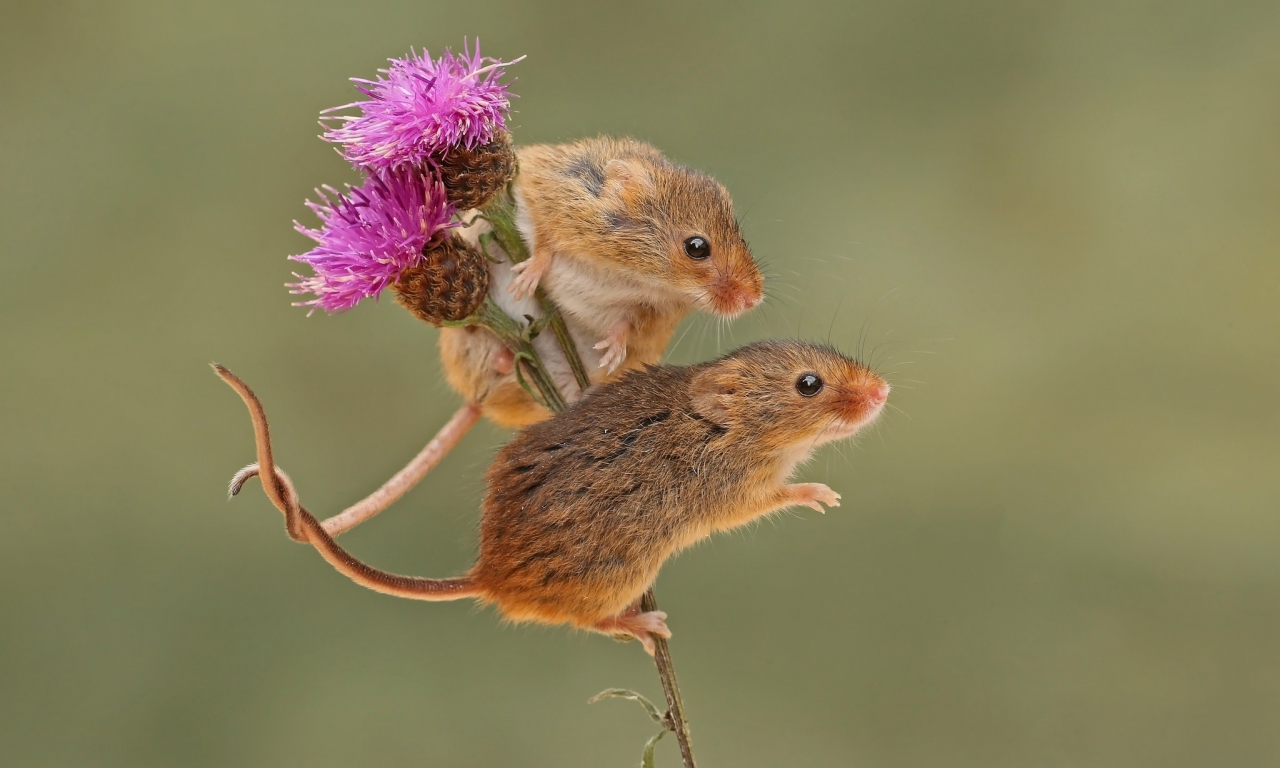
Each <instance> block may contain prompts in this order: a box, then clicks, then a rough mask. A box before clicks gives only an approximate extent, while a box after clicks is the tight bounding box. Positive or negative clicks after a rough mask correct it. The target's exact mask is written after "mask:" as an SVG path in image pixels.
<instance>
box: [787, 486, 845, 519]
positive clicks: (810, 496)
mask: <svg viewBox="0 0 1280 768" xmlns="http://www.w3.org/2000/svg"><path fill="white" fill-rule="evenodd" d="M787 497H788V501H790V502H791V503H792V504H798V505H800V506H804V507H809V508H810V509H816V510H818V511H819V512H824V513H825V512H826V510H825V509H823V508H822V505H823V504H826V505H827V506H828V507H838V506H840V494H838V493H836V492H835V491H833V490H831V489H830V488H828V487H827V486H825V485H823V484H822V483H797V484H795V485H788V486H787Z"/></svg>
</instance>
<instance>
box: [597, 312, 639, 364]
mask: <svg viewBox="0 0 1280 768" xmlns="http://www.w3.org/2000/svg"><path fill="white" fill-rule="evenodd" d="M630 328H631V325H630V324H629V323H627V322H625V321H623V322H620V323H618V324H617V325H615V326H613V328H610V329H609V335H608V336H606V337H605V338H604V341H602V342H600V343H599V344H597V345H595V346H594V347H592V349H602V350H604V354H602V355H600V367H601V368H604V369H605V370H607V371H608V372H609V373H613V372H614V371H616V370H618V366H620V365H622V362H623V361H624V360H626V359H627V331H628V330H630Z"/></svg>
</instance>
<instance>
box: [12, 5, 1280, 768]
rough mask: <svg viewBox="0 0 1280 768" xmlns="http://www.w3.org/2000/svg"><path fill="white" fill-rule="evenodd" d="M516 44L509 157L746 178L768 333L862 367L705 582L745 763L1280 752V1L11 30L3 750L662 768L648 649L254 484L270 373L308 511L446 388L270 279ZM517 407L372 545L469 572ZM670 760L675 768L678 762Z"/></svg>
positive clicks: (998, 762)
mask: <svg viewBox="0 0 1280 768" xmlns="http://www.w3.org/2000/svg"><path fill="white" fill-rule="evenodd" d="M477 35H478V36H480V38H481V39H482V41H483V44H484V49H485V51H486V52H488V53H490V54H491V55H496V56H501V57H504V58H513V57H515V56H519V55H522V54H527V55H528V57H529V58H528V59H527V60H526V61H525V62H523V63H521V64H519V65H517V66H516V67H515V68H514V69H513V72H514V74H515V75H517V76H518V79H517V82H516V84H515V86H514V90H515V92H517V93H518V94H519V95H520V96H521V98H520V99H519V100H518V102H517V104H516V109H517V110H518V111H517V113H516V115H515V118H514V124H515V135H516V138H517V141H519V142H524V143H528V142H535V141H556V140H566V139H571V138H575V137H579V136H583V135H588V134H595V133H599V132H605V133H627V134H632V135H635V136H638V137H641V138H644V139H647V140H649V141H652V142H654V143H655V144H657V145H658V146H659V147H661V148H662V149H664V150H665V151H666V152H668V153H669V154H670V155H671V156H672V157H673V158H675V159H677V160H679V161H681V162H684V163H686V164H689V165H692V166H694V167H697V168H700V169H704V170H706V171H708V172H710V173H712V174H714V175H716V176H717V177H718V178H720V179H721V180H722V181H723V182H724V183H725V184H726V185H727V186H728V188H729V189H730V190H731V192H732V193H733V195H734V197H735V200H736V203H737V206H738V209H739V212H740V213H741V214H742V215H743V218H744V220H745V229H746V234H747V236H748V238H749V239H750V240H751V242H752V244H753V247H754V249H755V251H756V253H757V254H758V255H759V256H760V257H762V258H763V259H765V260H767V261H768V262H769V264H770V269H771V271H772V273H773V279H772V280H771V293H772V298H771V300H770V303H769V305H768V306H767V307H765V308H764V309H763V310H761V311H758V312H757V313H755V314H754V315H753V316H751V317H748V318H746V319H744V320H742V321H741V322H738V323H736V324H735V325H733V326H732V328H730V329H727V330H723V331H719V330H717V328H716V326H715V324H714V323H711V322H708V321H707V320H705V319H701V318H699V319H693V320H691V321H690V322H689V326H688V332H687V333H684V334H683V335H682V337H681V340H680V342H679V343H678V345H676V346H675V348H674V349H673V350H672V351H671V355H670V356H671V359H672V360H675V361H681V362H688V361H695V360H701V359H705V358H708V357H711V356H714V355H716V354H717V353H720V352H723V351H727V350H728V349H730V348H732V347H733V346H735V345H737V344H740V343H744V342H747V341H750V340H753V339H757V338H763V337H778V336H795V335H799V336H802V337H806V338H811V339H812V338H817V339H827V338H830V339H831V340H832V341H833V342H835V343H837V344H839V345H842V346H844V347H845V348H846V349H850V350H854V349H855V348H857V347H858V344H859V340H860V339H864V340H865V342H864V345H863V350H864V352H865V353H867V354H870V353H871V352H872V350H874V359H875V362H876V365H877V366H878V367H879V368H881V369H882V370H883V371H885V372H886V373H887V374H888V376H889V378H890V379H891V381H893V383H894V384H895V389H894V394H893V396H892V402H893V403H894V404H895V405H896V409H895V410H893V411H891V412H890V413H889V414H888V415H887V416H886V418H885V419H884V420H883V422H882V423H881V425H880V426H879V427H878V428H877V429H876V430H875V431H874V432H872V433H870V434H868V435H867V436H865V437H864V438H863V439H862V440H861V442H860V443H859V444H858V445H857V446H846V447H844V448H843V449H839V450H837V449H833V448H827V449H824V450H823V451H822V452H821V453H820V454H819V456H818V458H817V460H816V461H814V462H813V463H812V464H810V465H809V466H808V467H807V468H806V469H805V470H804V471H803V477H804V478H806V479H808V480H812V481H821V482H826V483H829V484H830V485H832V486H834V487H835V488H836V489H837V490H839V491H842V492H843V493H844V498H845V502H844V506H842V507H840V508H839V509H838V510H835V511H833V512H832V513H830V514H827V515H826V516H820V515H817V514H816V513H812V512H809V511H802V512H800V513H797V514H793V515H786V516H782V517H779V518H777V519H775V520H771V521H769V522H766V523H764V524H761V525H758V526H756V527H754V528H751V529H749V530H746V531H744V532H742V533H740V534H737V535H730V536H724V537H722V538H720V539H718V540H715V541H714V542H712V543H710V544H708V545H706V546H702V547H700V548H698V549H697V550H695V551H693V552H690V553H687V554H685V555H683V556H682V557H680V558H679V559H677V560H675V561H673V562H672V563H671V564H670V565H669V566H668V567H667V568H666V570H665V571H664V572H663V575H662V577H661V579H660V581H659V584H658V587H659V589H658V593H659V596H660V598H661V602H662V605H663V607H664V608H665V609H666V610H667V611H669V612H670V613H671V617H672V618H671V625H672V627H673V628H674V630H675V632H676V637H675V642H674V646H673V648H674V653H675V658H676V661H677V664H678V667H679V670H680V673H681V677H682V681H683V684H684V687H685V697H686V701H687V704H688V707H689V710H690V716H691V720H692V724H693V729H694V744H695V747H696V748H697V751H698V753H699V757H700V758H701V762H702V763H703V764H705V765H706V766H738V767H740V768H745V767H747V766H831V765H849V766H869V767H877V768H878V767H881V766H884V767H891V766H929V767H933V766H975V767H978V766H981V767H982V768H993V767H998V766H1010V767H1013V766H1033V765H1034V766H1041V765H1043V766H1204V765H1215V766H1260V765H1275V764H1278V763H1280V727H1277V723H1278V722H1280V557H1278V556H1277V554H1278V553H1280V357H1278V353H1280V215H1278V213H1280V7H1277V5H1276V4H1275V3H1274V2H1253V3H1250V2H1172V1H1160V0H1121V1H1120V2H1116V1H1114V0H1106V1H1102V0H1096V1H1093V2H1066V1H1062V2H1045V3H1022V2H1014V1H1013V0H979V1H975V2H967V3H950V2H928V1H925V0H907V1H906V2H903V1H901V0H859V1H856V2H848V1H847V0H842V1H841V2H829V3H824V2H816V1H811V0H794V1H792V2H786V3H778V2H775V3H759V2H743V1H742V0H735V1H734V2H719V3H688V2H684V1H683V0H682V1H680V2H675V1H669V2H657V3H646V4H616V5H606V4H602V3H591V2H581V3H574V2H539V3H519V2H476V3H440V2H435V1H434V0H431V1H425V2H424V0H414V2H362V3H341V2H332V1H330V0H326V1H324V2H309V3H289V4H284V3H282V4H263V3H257V2H243V1H231V2H220V3H163V2H138V1H135V0H128V1H125V0H122V1H120V2H113V3H91V2H81V3H76V2H51V1H48V0H46V1H44V2H39V3H35V2H16V3H15V2H7V3H4V4H3V5H2V6H0V171H2V173H3V182H4V183H3V184H2V185H0V232H2V235H3V236H2V237H0V258H2V262H0V275H2V277H0V322H2V323H3V326H2V327H3V330H2V333H0V418H2V424H0V764H3V765H5V766H14V767H15V768H18V767H26V766H33V767H34V766H130V767H131V768H141V767H143V766H178V765H180V766H228V765H237V766H238V765H245V766H291V765H296V766H330V765H332V766H339V765H341V766H350V765H369V766H375V765H376V766H420V765H426V766H498V765H521V766H548V767H550V766H555V767H557V768H561V767H563V766H624V765H633V764H635V763H636V762H637V761H638V759H639V753H640V748H641V746H642V744H643V742H644V740H645V739H647V738H648V736H649V735H650V734H651V733H652V732H653V727H652V725H651V724H650V723H649V721H648V720H647V719H646V718H645V717H644V716H643V713H642V712H641V711H640V709H639V708H638V707H636V706H634V705H633V704H630V703H627V702H617V701H615V702H606V703H601V704H597V705H593V706H588V705H587V703H586V700H587V698H588V697H590V696H591V695H592V694H594V693H596V692H597V691H599V690H601V689H603V688H606V687H610V686H624V687H632V688H636V689H639V690H641V691H643V692H645V693H648V694H649V695H651V696H653V697H654V698H659V697H660V695H661V694H660V690H659V688H658V685H657V680H656V677H655V675H654V672H653V669H652V666H651V664H650V662H649V660H648V658H647V657H646V656H645V655H644V654H643V653H642V652H641V651H640V649H639V648H638V647H637V646H636V645H634V644H629V645H622V644H617V643H613V642H610V641H609V640H607V639H605V638H601V637H596V636H588V635H585V634H574V633H571V632H568V631H566V630H564V629H561V628H555V629H546V628H531V627H511V626H505V625H502V624H501V623H500V622H499V621H498V620H497V617H496V616H495V615H494V614H493V613H492V612H491V611H477V610H475V609H474V608H472V607H470V606H469V605H467V604H463V603H457V604H440V605H423V604H418V603H412V602H408V601H398V600H395V599H391V598H387V597H383V596H379V595H375V594H373V593H370V592H367V591H365V590H363V589H360V588H358V587H355V586H354V585H352V584H350V583H349V582H347V581H346V580H345V579H344V578H342V577H341V576H338V575H337V574H335V573H334V572H333V571H332V569H331V568H329V566H327V565H326V564H324V563H323V562H322V561H321V560H320V559H319V558H318V557H316V556H315V554H314V553H313V552H311V551H309V550H307V549H306V548H303V547H300V546H297V545H295V544H293V543H291V542H290V541H289V540H288V539H287V538H286V537H285V535H284V533H283V530H282V526H281V521H280V516H279V514H278V513H276V512H275V511H274V509H272V508H271V507H270V505H269V504H268V503H267V502H266V500H265V499H264V498H263V497H262V495H261V493H260V492H259V490H258V488H257V486H256V485H255V486H252V487H251V488H250V489H249V492H248V493H246V494H244V495H243V496H242V497H241V498H239V499H237V500H236V501H235V502H234V503H230V504H229V503H228V502H227V501H226V499H225V495H224V486H225V483H226V480H227V478H228V476H229V475H230V474H231V472H233V471H234V470H235V469H236V468H238V467H240V466H241V465H243V464H245V463H246V462H248V461H250V460H251V459H252V445H251V438H250V428H249V423H248V420H247V418H246V416H245V412H244V408H243V406H242V405H241V404H240V402H239V401H238V400H237V399H236V398H235V396H234V395H233V394H232V393H231V392H230V391H229V390H228V389H227V388H226V387H225V386H224V385H223V384H221V383H220V382H219V381H218V380H217V379H215V378H214V376H213V375H212V374H211V373H210V371H209V369H208V367H207V364H208V363H209V362H210V361H211V360H218V361H220V362H223V363H225V364H227V365H229V366H230V367H231V368H232V369H233V370H235V371H237V372H238V373H240V374H241V375H243V376H244V377H245V378H246V379H247V380H248V381H249V382H251V383H252V384H253V385H254V386H255V387H256V388H257V390H258V392H259V394H260V395H261V396H262V397H263V398H264V400H265V402H266V404H267V407H268V411H269V413H270V414H271V415H272V417H273V426H274V428H275V432H276V435H277V448H278V451H279V457H280V460H281V462H282V464H283V466H285V467H286V468H287V469H288V470H289V471H290V472H291V473H292V475H293V477H294V478H295V479H296V480H297V481H298V483H299V486H300V488H301V489H302V492H303V497H304V499H306V500H307V502H308V504H309V505H310V506H311V507H312V509H317V510H319V511H322V512H324V511H328V512H333V511H336V510H338V509H340V508H341V507H343V506H345V505H346V504H348V503H350V502H352V501H354V500H356V499H358V498H360V497H362V496H363V494H365V493H366V492H367V491H369V490H371V489H372V488H374V487H375V486H376V485H377V484H379V483H380V482H381V481H382V480H384V479H385V478H386V477H388V476H389V475H390V474H391V473H392V472H393V471H394V470H395V469H397V468H398V467H399V466H400V465H401V464H402V462H404V461H405V460H406V459H408V458H409V457H410V456H411V455H413V453H415V452H416V451H417V450H418V448H419V447H420V446H421V445H422V443H423V442H424V441H425V440H426V438H427V437H428V436H429V435H430V434H431V433H432V432H433V431H434V430H435V429H436V428H437V427H438V426H439V425H440V424H442V423H443V422H444V420H445V419H446V417H447V416H448V415H449V414H450V413H451V412H452V411H453V409H454V408H455V407H456V405H457V400H456V398H455V396H454V395H453V394H452V393H451V392H450V391H449V390H448V389H447V387H445V385H444V384H443V383H442V379H441V375H440V369H439V361H438V359H437V356H436V353H435V350H434V342H435V336H436V333H435V331H434V330H432V329H430V328H428V327H426V326H425V325H423V324H421V323H419V322H417V321H415V320H414V319H412V318H411V317H410V316H409V315H408V313H406V312H404V311H403V310H401V309H400V308H398V307H396V306H395V305H394V303H392V302H390V301H384V302H382V303H381V304H380V305H374V304H372V303H370V304H369V305H367V306H361V307H360V308H358V309H357V310H355V311H353V312H351V313H349V314H347V315H343V316H339V317H326V316H319V315H318V316H314V317H311V318H307V317H306V316H305V314H306V313H305V312H304V311H303V310H301V309H297V308H293V307H290V305H289V301H290V297H289V295H288V294H287V293H286V292H285V290H284V288H283V287H282V284H283V283H284V282H285V281H286V280H287V279H289V276H290V272H291V267H293V266H295V265H293V264H292V263H291V262H288V261H286V260H285V258H284V257H285V256H286V255H288V254H290V253H297V252H300V251H302V250H305V249H306V247H307V245H308V242H309V241H307V240H305V239H304V238H303V237H301V236H300V235H298V234H296V233H294V232H293V230H292V228H291V221H292V220H293V219H294V218H299V219H303V220H307V219H308V217H309V216H310V214H309V213H308V212H307V211H306V209H305V208H304V207H303V205H302V202H303V200H304V198H306V197H307V196H308V195H310V194H311V190H312V189H313V188H314V187H315V186H317V185H319V184H322V183H330V184H339V183H342V182H344V181H353V180H355V178H356V177H355V175H354V174H353V173H352V172H351V171H350V170H349V169H348V168H347V167H346V166H345V165H344V163H343V162H342V160H341V159H340V158H339V157H337V156H336V155H335V154H334V153H333V151H332V150H331V149H330V148H328V147H327V146H326V145H325V144H323V143H322V142H320V141H318V140H317V139H316V134H317V133H318V127H317V125H316V117H317V113H318V112H319V110H321V109H322V108H325V107H329V106H333V105H336V104H342V103H345V102H347V101H349V100H351V99H352V98H354V97H355V95H356V94H355V92H354V90H353V89H352V87H351V85H350V84H349V83H348V82H347V80H346V78H348V77H351V76H362V77H370V76H372V75H373V74H374V73H375V71H376V70H377V69H378V68H379V67H381V66H383V65H385V60H386V59H387V58H388V57H391V56H400V55H403V54H404V53H406V52H407V51H408V50H409V48H410V47H411V46H416V47H422V46H426V47H427V48H429V49H430V50H432V51H433V52H434V51H436V50H437V49H439V48H441V47H443V46H446V45H452V46H455V47H456V46H458V45H460V44H461V43H462V40H463V38H464V36H471V37H474V36H477ZM507 437H508V435H507V434H506V433H504V432H502V431H500V430H498V429H495V428H492V427H490V426H484V427H482V428H480V429H478V430H477V431H476V432H475V433H473V435H472V436H471V437H470V438H469V439H468V440H467V441H466V443H465V444H464V446H463V447H462V448H461V449H460V450H458V451H456V452H455V453H454V454H453V455H452V456H450V457H449V458H448V460H447V461H446V462H445V463H444V465H443V466H442V467H441V468H440V469H439V470H437V471H436V472H435V474H433V475H431V476H430V477H428V478H427V480H426V481H425V482H423V483H422V485H421V486H420V487H419V488H417V489H416V490H415V491H414V492H413V493H412V494H411V495H410V496H409V497H408V498H407V499H406V500H404V501H402V502H401V503H400V504H399V505H397V506H396V507H395V508H394V509H393V510H392V511H389V512H387V513H385V514H384V515H383V516H382V517H380V518H378V519H377V520H376V521H374V522H372V523H370V524H368V525H366V526H365V527H363V528H361V529H359V530H358V531H356V532H354V533H352V534H350V535H349V536H348V537H347V539H344V540H345V541H347V543H348V545H349V546H350V547H351V548H352V549H353V550H354V551H355V552H356V553H357V554H358V555H359V556H361V557H364V558H366V559H367V560H369V561H370V562H373V563H375V564H378V565H380V566H383V567H386V568H390V569H393V570H399V571H401V572H409V573H420V574H426V575H447V574H451V573H455V572H457V571H460V570H462V569H463V568H465V567H466V566H467V565H468V564H469V563H470V561H471V558H472V553H473V551H474V546H475V544H474V529H475V526H476V520H477V504H478V501H479V499H480V495H481V491H482V486H481V476H482V473H483V470H484V467H485V465H486V462H487V461H488V460H489V458H490V457H491V456H492V455H493V454H494V452H495V450H496V448H497V447H498V446H499V445H500V444H501V443H502V442H503V441H504V440H505V439H507ZM658 758H659V763H660V764H661V765H664V766H674V765H677V761H678V757H677V755H676V752H675V749H674V745H673V744H672V743H670V742H664V743H663V744H661V745H660V747H659V755H658Z"/></svg>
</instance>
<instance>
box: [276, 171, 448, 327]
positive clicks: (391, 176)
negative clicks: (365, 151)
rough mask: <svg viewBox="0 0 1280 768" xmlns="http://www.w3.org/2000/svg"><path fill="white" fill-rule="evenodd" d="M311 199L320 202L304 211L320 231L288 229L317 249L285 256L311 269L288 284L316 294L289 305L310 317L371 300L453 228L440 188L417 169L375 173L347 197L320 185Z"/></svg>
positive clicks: (295, 289) (292, 289)
mask: <svg viewBox="0 0 1280 768" xmlns="http://www.w3.org/2000/svg"><path fill="white" fill-rule="evenodd" d="M316 194H318V195H319V197H320V202H318V203H313V202H311V201H309V200H308V201H307V206H308V207H310V208H311V210H313V211H315V214H316V216H318V217H319V218H320V222H321V226H320V228H319V229H309V228H307V227H304V226H302V225H301V224H299V223H297V222H295V223H294V227H295V229H297V230H298V231H299V232H301V233H302V234H304V235H306V236H307V237H310V238H311V239H312V240H315V241H316V243H318V245H317V246H316V247H315V248H312V249H311V250H310V251H307V252H306V253H304V254H301V255H299V256H290V257H289V258H291V259H293V260H294V261H301V262H303V263H304V264H309V265H311V268H312V269H313V270H315V275H313V276H311V277H304V276H302V275H297V274H296V273H295V276H296V277H298V278H299V281H298V282H297V283H290V284H289V286H288V287H289V288H290V292H291V293H295V294H306V293H310V294H314V295H315V298H313V299H310V300H307V301H300V302H297V303H296V306H309V307H312V311H314V308H316V307H319V308H320V309H323V310H325V311H326V312H342V311H344V310H347V309H350V308H352V307H354V306H355V305H356V304H358V303H359V302H360V301H361V300H362V299H367V298H369V297H372V296H377V295H378V294H379V293H381V292H382V291H383V290H384V289H386V287H387V286H388V285H390V284H391V283H393V282H394V281H395V280H396V279H397V278H398V277H399V276H400V274H401V273H403V272H404V271H405V270H406V269H409V268H410V267H413V266H416V265H417V264H418V263H419V262H420V261H421V260H422V258H423V256H422V251H423V248H424V247H426V245H427V244H428V243H429V242H431V241H432V239H433V238H437V235H440V234H441V233H443V232H444V230H446V229H449V228H451V227H456V226H458V224H457V222H455V221H452V220H451V219H452V217H453V214H454V209H453V206H451V205H449V203H448V201H447V200H446V198H445V190H444V186H443V185H442V184H441V183H440V182H439V181H438V180H436V179H434V178H431V177H429V176H425V175H423V173H422V172H421V171H418V170H412V169H401V170H393V171H381V172H376V173H373V174H372V175H370V177H369V179H368V180H367V181H366V182H365V183H364V184H362V185H361V186H359V187H348V188H347V192H346V194H342V193H340V192H338V191H337V190H336V189H334V188H333V187H327V186H326V187H325V188H324V189H322V190H316Z"/></svg>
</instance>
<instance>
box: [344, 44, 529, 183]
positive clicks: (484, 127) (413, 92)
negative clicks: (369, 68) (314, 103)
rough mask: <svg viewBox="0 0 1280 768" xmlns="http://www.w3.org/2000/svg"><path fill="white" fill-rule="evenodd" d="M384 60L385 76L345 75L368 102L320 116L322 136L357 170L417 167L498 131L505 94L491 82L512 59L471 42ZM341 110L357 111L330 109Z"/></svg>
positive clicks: (506, 107)
mask: <svg viewBox="0 0 1280 768" xmlns="http://www.w3.org/2000/svg"><path fill="white" fill-rule="evenodd" d="M522 58H523V57H522ZM390 61H391V66H390V67H389V68H387V69H384V70H380V71H381V72H382V73H383V74H384V75H385V77H379V78H378V79H377V80H362V79H359V78H352V82H354V83H356V87H357V88H359V89H360V91H361V92H362V93H364V94H365V95H367V96H368V97H369V100H368V101H357V102H354V103H351V104H346V105H343V106H341V107H334V108H333V109H326V110H325V111H324V112H323V113H321V114H322V118H321V119H322V120H325V121H329V122H330V123H332V125H326V126H325V132H324V137H323V138H324V139H325V140H326V141H330V142H333V143H335V144H339V145H341V152H342V155H343V156H344V157H345V158H347V160H348V161H350V162H351V164H352V165H354V166H356V167H357V168H361V169H364V170H375V169H387V168H396V167H399V166H403V165H409V166H420V165H423V164H424V163H426V162H427V161H429V160H438V159H439V158H441V157H443V156H444V155H445V153H447V152H448V151H449V150H450V149H451V148H454V147H458V146H462V147H466V148H467V149H474V148H475V147H477V146H479V145H481V144H487V143H489V142H490V141H492V140H493V138H494V136H495V135H496V134H497V133H498V132H499V131H504V130H506V119H507V112H508V110H509V109H510V95H509V94H508V93H507V87H506V86H505V85H503V84H501V83H499V82H498V79H499V78H500V77H501V76H502V74H503V68H504V67H507V66H509V65H510V64H513V63H515V62H503V61H499V60H498V59H491V58H485V57H482V56H481V55H480V43H479V41H477V42H476V46H475V50H474V51H468V50H467V49H466V47H465V46H464V48H463V51H462V54H461V55H455V54H454V53H453V52H451V51H449V50H448V49H446V50H445V52H444V54H443V55H442V56H441V57H440V58H439V59H432V58H431V55H430V54H429V53H428V52H427V51H425V50H424V51H423V52H422V53H421V54H414V53H410V55H409V56H408V57H407V58H404V59H391V60H390ZM516 61H519V59H516ZM344 109H358V110H360V114H358V115H337V114H331V113H334V112H338V111H340V110H344Z"/></svg>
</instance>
